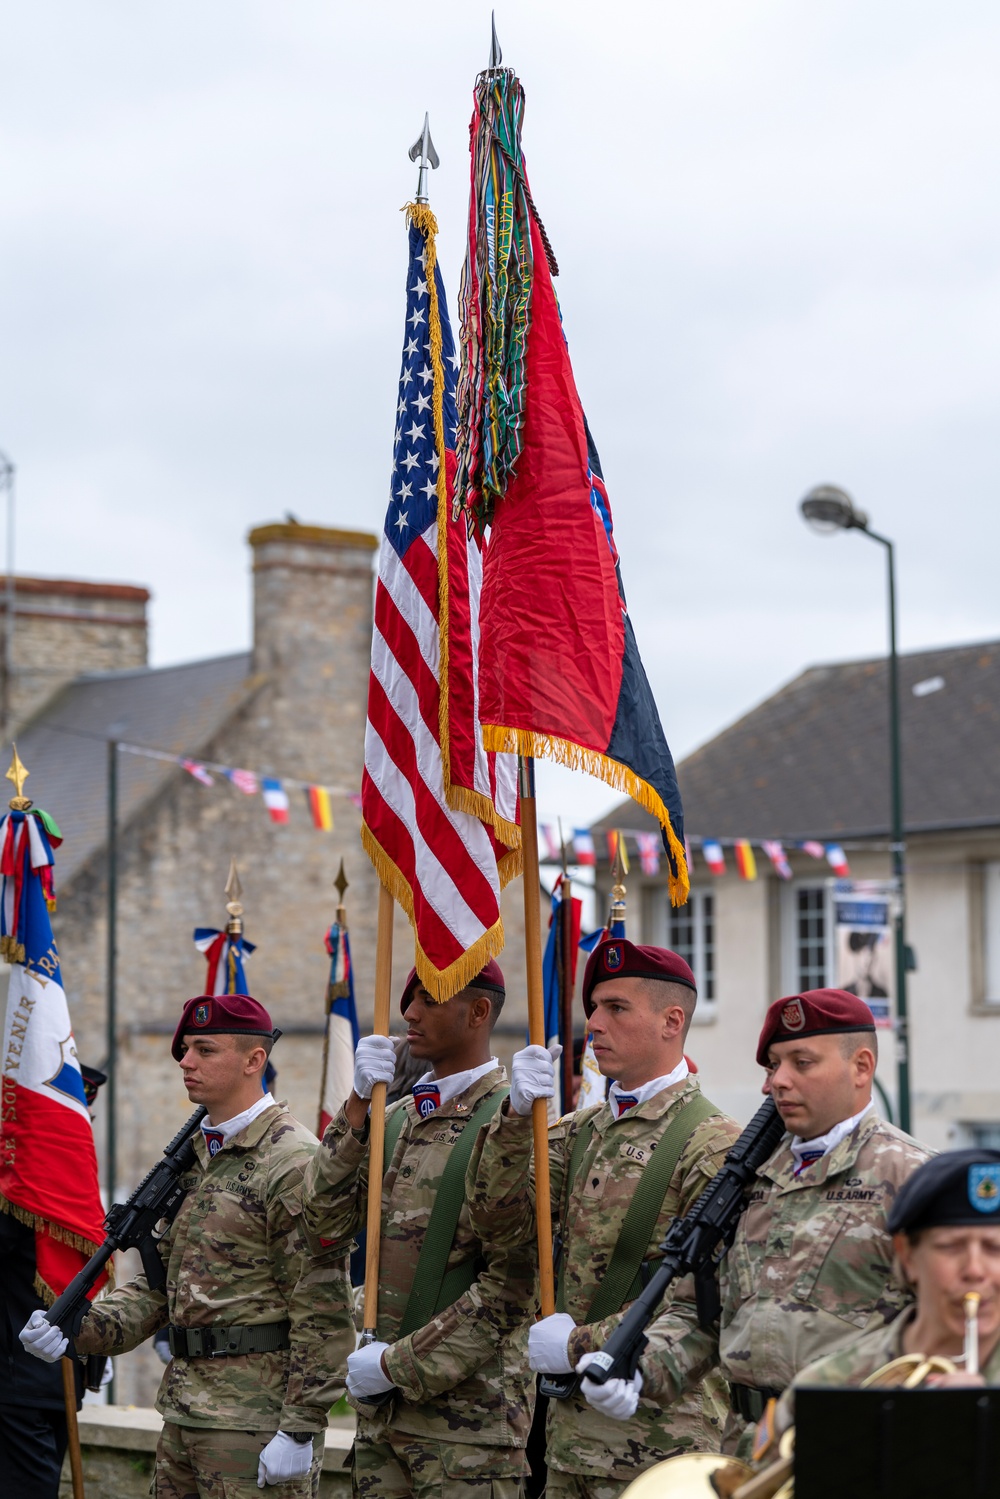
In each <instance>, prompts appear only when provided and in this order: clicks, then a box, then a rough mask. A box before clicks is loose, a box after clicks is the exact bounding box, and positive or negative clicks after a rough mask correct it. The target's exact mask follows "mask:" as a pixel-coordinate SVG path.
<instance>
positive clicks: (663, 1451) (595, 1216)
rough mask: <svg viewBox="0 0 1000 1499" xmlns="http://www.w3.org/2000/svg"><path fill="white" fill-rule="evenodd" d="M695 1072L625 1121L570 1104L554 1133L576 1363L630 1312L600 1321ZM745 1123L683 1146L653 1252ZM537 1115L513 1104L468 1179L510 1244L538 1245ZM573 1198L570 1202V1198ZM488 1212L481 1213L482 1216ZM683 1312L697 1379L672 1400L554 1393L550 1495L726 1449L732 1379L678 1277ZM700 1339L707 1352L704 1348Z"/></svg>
mask: <svg viewBox="0 0 1000 1499" xmlns="http://www.w3.org/2000/svg"><path fill="white" fill-rule="evenodd" d="M699 1091H700V1090H699V1085H698V1083H697V1081H696V1079H695V1078H693V1077H688V1078H685V1079H684V1081H683V1082H680V1083H674V1084H673V1085H671V1086H670V1087H668V1088H664V1089H663V1090H662V1091H661V1092H659V1093H656V1094H654V1096H653V1097H652V1098H649V1099H647V1100H646V1101H645V1103H641V1104H639V1105H638V1107H637V1108H635V1109H632V1110H630V1112H629V1113H627V1114H626V1115H624V1116H623V1117H622V1118H621V1119H618V1120H615V1119H614V1118H613V1117H612V1112H611V1109H610V1107H609V1105H608V1104H606V1103H602V1104H599V1105H597V1106H596V1107H593V1108H588V1109H581V1110H580V1112H579V1113H576V1114H569V1115H567V1116H566V1117H565V1118H563V1119H561V1120H560V1121H559V1122H558V1123H557V1124H556V1125H554V1126H553V1128H552V1129H551V1130H550V1131H549V1169H550V1173H551V1195H552V1203H553V1212H554V1216H555V1219H556V1224H555V1227H556V1229H557V1231H558V1233H559V1235H560V1237H561V1240H562V1246H563V1247H562V1255H561V1260H560V1271H561V1275H562V1279H563V1284H564V1309H565V1310H566V1311H567V1312H568V1313H569V1315H570V1316H571V1317H572V1318H573V1319H574V1321H575V1322H576V1323H577V1327H576V1330H575V1331H574V1332H573V1333H571V1335H570V1340H569V1351H570V1355H571V1357H572V1359H573V1361H574V1362H576V1361H577V1360H578V1359H580V1358H581V1357H582V1356H583V1354H585V1353H591V1352H594V1351H596V1350H597V1349H599V1348H601V1347H602V1346H603V1344H604V1343H605V1342H606V1341H607V1339H608V1337H609V1336H610V1334H611V1332H612V1331H613V1330H614V1328H615V1327H616V1325H617V1323H618V1322H619V1320H620V1315H621V1314H620V1313H616V1314H615V1315H614V1316H610V1317H607V1318H606V1319H605V1320H604V1321H603V1322H598V1323H594V1324H592V1325H588V1324H587V1322H586V1317H587V1313H588V1310H589V1308H590V1305H591V1302H592V1300H593V1297H594V1293H595V1291H596V1290H597V1287H598V1286H599V1285H600V1283H601V1281H602V1279H603V1277H604V1275H605V1273H606V1271H607V1268H608V1264H609V1261H610V1259H611V1256H612V1253H613V1252H614V1247H615V1244H616V1243H617V1242H618V1237H619V1234H620V1232H621V1228H622V1224H623V1223H624V1220H625V1214H626V1212H627V1210H628V1207H629V1204H630V1202H631V1200H632V1196H633V1194H634V1192H635V1188H636V1184H637V1182H638V1181H639V1179H640V1178H641V1176H642V1171H643V1168H644V1167H645V1165H646V1162H647V1161H648V1159H649V1156H650V1154H651V1152H652V1150H654V1149H655V1147H656V1145H657V1143H658V1141H659V1140H660V1139H661V1138H662V1136H663V1135H664V1134H665V1132H666V1130H667V1128H668V1126H669V1125H670V1124H671V1122H672V1120H673V1118H674V1116H675V1114H676V1112H677V1110H678V1108H679V1107H680V1106H681V1104H682V1103H683V1102H684V1101H685V1100H686V1099H688V1098H690V1097H691V1096H692V1095H693V1094H696V1093H698V1092H699ZM590 1119H592V1120H593V1121H594V1128H593V1137H592V1140H591V1144H590V1146H589V1148H588V1151H587V1153H586V1155H585V1157H584V1160H583V1162H582V1163H581V1165H580V1169H579V1170H578V1171H577V1173H576V1177H575V1180H574V1181H573V1183H572V1189H571V1190H570V1189H569V1184H568V1183H567V1180H566V1177H567V1168H568V1165H569V1161H570V1157H571V1155H572V1151H573V1143H574V1141H575V1139H576V1137H577V1134H578V1133H579V1130H580V1128H581V1126H582V1125H583V1124H584V1123H585V1122H586V1121H587V1120H590ZM738 1135H739V1129H738V1127H737V1125H735V1124H734V1123H733V1121H732V1120H731V1119H727V1118H726V1116H725V1115H724V1114H716V1115H714V1116H712V1117H711V1118H709V1119H707V1120H706V1121H705V1122H704V1123H703V1124H700V1125H698V1126H697V1127H696V1128H695V1129H694V1131H693V1133H692V1135H691V1137H690V1139H689V1140H688V1141H687V1143H686V1144H685V1146H684V1149H683V1151H682V1152H681V1156H680V1159H679V1161H678V1163H677V1166H676V1167H675V1169H674V1172H673V1175H672V1177H671V1180H670V1184H669V1186H668V1188H667V1192H666V1196H665V1197H664V1200H663V1207H662V1208H661V1210H660V1214H659V1217H658V1218H657V1222H656V1227H655V1229H654V1230H653V1234H652V1236H651V1238H650V1242H649V1249H648V1252H647V1260H648V1261H656V1260H657V1259H658V1258H659V1255H660V1248H659V1246H660V1244H661V1243H662V1241H663V1238H664V1235H665V1234H666V1231H667V1229H668V1228H669V1226H670V1224H671V1222H672V1221H673V1219H674V1218H676V1217H677V1216H678V1215H683V1214H684V1213H686V1212H687V1210H688V1208H689V1207H690V1206H691V1204H692V1203H693V1202H694V1200H695V1198H696V1197H698V1195H699V1194H700V1193H701V1191H702V1189H703V1188H704V1187H705V1185H706V1184H707V1182H708V1181H710V1180H711V1178H712V1177H713V1176H714V1175H715V1173H716V1172H717V1171H718V1169H719V1167H720V1166H721V1165H722V1162H723V1161H724V1159H725V1157H726V1153H727V1151H728V1150H729V1147H730V1146H731V1145H732V1143H733V1141H734V1140H735V1139H736V1138H737V1136H738ZM531 1141H532V1125H531V1119H530V1117H527V1116H525V1117H523V1118H522V1117H519V1116H518V1115H516V1114H512V1113H510V1112H509V1111H508V1110H507V1109H506V1107H505V1109H504V1111H503V1112H502V1113H501V1114H499V1115H497V1116H496V1117H495V1118H494V1120H493V1121H492V1123H491V1125H490V1129H489V1131H488V1134H487V1139H486V1144H485V1147H484V1149H483V1153H482V1159H481V1162H480V1169H479V1171H478V1173H477V1174H476V1175H475V1176H474V1174H473V1168H472V1166H471V1165H470V1170H469V1176H468V1184H469V1195H470V1200H471V1202H472V1207H473V1220H474V1221H475V1222H476V1223H477V1224H480V1221H481V1227H480V1232H481V1233H486V1232H487V1227H488V1226H489V1229H490V1231H491V1232H492V1233H493V1234H494V1235H495V1236H496V1235H498V1234H502V1235H503V1236H504V1238H505V1239H506V1241H507V1242H515V1243H516V1242H520V1243H532V1244H533V1243H534V1240H535V1210H534V1194H533V1192H532V1190H531V1186H530V1183H529V1166H530V1156H531ZM567 1199H568V1200H567ZM480 1215H482V1216H481V1220H480ZM672 1305H673V1307H674V1311H675V1316H676V1317H678V1318H679V1319H681V1320H682V1321H683V1322H684V1324H685V1326H687V1327H688V1329H689V1333H690V1341H689V1343H688V1347H690V1349H691V1353H692V1383H694V1384H696V1383H697V1382H698V1381H700V1380H702V1379H704V1383H703V1384H702V1385H701V1388H700V1389H693V1390H691V1391H689V1392H688V1393H684V1394H682V1395H681V1396H680V1398H678V1399H677V1401H676V1402H675V1403H674V1404H673V1405H672V1406H671V1408H670V1410H669V1411H666V1410H663V1409H662V1408H661V1407H660V1406H658V1405H656V1404H653V1403H652V1402H649V1401H646V1400H641V1401H640V1402H639V1408H638V1410H637V1411H636V1414H635V1415H634V1416H633V1417H632V1419H631V1420H629V1421H615V1420H613V1419H612V1418H611V1417H609V1416H604V1415H602V1414H601V1413H600V1412H599V1411H596V1410H594V1408H593V1407H592V1406H590V1405H588V1404H587V1402H586V1401H585V1400H584V1399H583V1397H582V1396H579V1397H577V1396H574V1397H573V1398H571V1399H569V1400H559V1401H556V1400H553V1401H551V1402H550V1404H549V1413H548V1423H547V1428H546V1445H547V1454H546V1460H547V1462H548V1467H549V1477H548V1488H547V1490H546V1492H547V1494H548V1495H549V1496H553V1499H554V1496H556V1495H560V1496H562V1495H581V1496H588V1499H614V1496H615V1495H617V1494H619V1493H620V1492H621V1490H622V1489H623V1488H624V1487H625V1486H626V1485H627V1484H628V1483H629V1482H631V1481H632V1480H633V1479H634V1478H635V1477H636V1475H637V1473H639V1472H640V1471H641V1470H642V1469H643V1468H648V1467H651V1466H652V1465H653V1464H654V1463H656V1462H659V1461H661V1459H663V1458H665V1457H669V1456H671V1455H673V1454H675V1453H679V1452H691V1451H713V1450H715V1449H716V1448H717V1447H718V1444H719V1436H720V1432H721V1428H722V1422H723V1420H724V1418H725V1412H726V1408H727V1401H726V1398H725V1397H726V1391H725V1386H724V1385H723V1384H722V1382H721V1381H720V1380H719V1379H718V1377H717V1376H714V1375H712V1374H711V1373H710V1371H711V1368H712V1365H713V1364H714V1363H715V1344H714V1339H713V1337H712V1336H711V1334H708V1333H702V1332H700V1331H699V1330H698V1328H697V1314H696V1312H695V1307H694V1287H693V1284H692V1283H691V1282H690V1281H681V1282H680V1284H679V1285H678V1286H677V1288H676V1291H675V1294H674V1298H673V1303H672ZM698 1349H700V1350H701V1354H699V1352H698Z"/></svg>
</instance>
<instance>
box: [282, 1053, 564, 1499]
mask: <svg viewBox="0 0 1000 1499" xmlns="http://www.w3.org/2000/svg"><path fill="white" fill-rule="evenodd" d="M505 1083H506V1076H505V1074H504V1071H503V1068H502V1067H496V1068H493V1069H491V1070H490V1071H489V1072H487V1073H485V1074H484V1075H483V1076H482V1077H480V1078H478V1079H476V1080H475V1081H474V1082H473V1083H472V1084H471V1086H470V1087H468V1088H467V1089H466V1090H465V1091H464V1092H463V1093H459V1094H458V1095H457V1096H456V1097H454V1098H452V1099H449V1100H447V1101H445V1102H443V1103H442V1104H441V1106H440V1108H438V1109H436V1110H435V1111H434V1112H433V1113H432V1114H430V1115H428V1116H427V1117H426V1118H423V1119H422V1118H420V1116H419V1115H418V1114H417V1110H416V1106H415V1105H414V1103H413V1100H412V1098H407V1099H405V1100H403V1101H401V1102H400V1103H398V1104H396V1105H395V1108H394V1109H393V1110H390V1115H391V1114H392V1113H394V1112H395V1110H396V1109H402V1110H404V1111H405V1121H404V1123H403V1126H402V1129H401V1131H400V1135H399V1139H398V1140H397V1142H396V1148H395V1150H394V1151H393V1155H392V1159H391V1160H390V1161H389V1162H387V1169H386V1172H385V1176H384V1178H383V1184H382V1237H381V1246H380V1251H379V1308H378V1312H379V1314H378V1335H379V1338H380V1340H384V1341H385V1342H387V1343H389V1344H390V1345H391V1346H390V1348H389V1349H388V1351H387V1352H386V1353H385V1355H384V1360H385V1364H386V1367H387V1369H388V1371H389V1375H390V1378H391V1379H392V1381H393V1383H394V1385H395V1386H396V1390H395V1393H394V1394H393V1397H392V1399H391V1400H389V1401H387V1402H386V1404H385V1405H382V1406H378V1405H376V1404H374V1403H372V1402H368V1401H360V1402H356V1404H357V1410H358V1434H357V1440H356V1442H355V1445H354V1451H353V1454H352V1462H353V1480H354V1489H355V1493H356V1494H359V1495H363V1496H365V1499H396V1496H397V1495H399V1496H402V1495H408V1494H411V1493H412V1494H427V1495H435V1496H444V1499H448V1496H450V1495H452V1494H454V1495H455V1496H456V1499H458V1496H465V1495H467V1494H475V1493H481V1494H483V1495H484V1496H489V1495H491V1494H492V1495H493V1496H496V1499H501V1496H506V1495H515V1494H518V1493H519V1492H520V1487H521V1477H522V1475H523V1474H524V1473H525V1472H526V1471H527V1465H526V1462H525V1456H524V1446H525V1442H526V1441H527V1436H528V1429H529V1427H530V1424H531V1404H532V1401H531V1397H530V1396H529V1382H530V1383H531V1384H532V1385H533V1381H530V1376H529V1374H528V1368H527V1358H526V1356H525V1352H524V1349H523V1346H521V1345H520V1344H518V1343H517V1342H512V1341H511V1339H512V1336H513V1334H514V1333H516V1332H517V1331H518V1330H519V1329H520V1327H521V1325H522V1324H523V1322H524V1317H525V1309H526V1308H527V1307H528V1306H530V1304H531V1302H532V1300H533V1296H534V1266H533V1263H532V1260H531V1257H530V1255H529V1254H528V1253H527V1251H525V1250H522V1249H519V1248H515V1249H513V1250H510V1249H506V1248H497V1247H495V1246H494V1245H493V1243H492V1240H491V1239H490V1237H489V1235H488V1233H485V1232H484V1233H479V1234H477V1233H476V1232H475V1231H474V1230H473V1228H472V1225H471V1222H470V1218H469V1210H468V1206H467V1205H463V1207H462V1211H461V1214H460V1216H459V1221H458V1227H457V1230H456V1233H455V1240H454V1244H453V1247H452V1251H451V1254H450V1256H449V1259H448V1269H449V1270H451V1269H454V1268H455V1267H456V1266H458V1265H460V1264H462V1263H464V1262H466V1261H468V1260H469V1259H470V1258H474V1259H476V1260H477V1261H479V1262H480V1263H481V1268H480V1269H479V1273H478V1275H477V1278H476V1279H475V1281H474V1282H473V1283H472V1285H471V1287H470V1288H469V1290H468V1291H467V1292H466V1293H465V1294H464V1295H463V1296H460V1297H459V1299H458V1300H457V1301H456V1302H454V1303H453V1304H452V1305H451V1306H450V1307H448V1308H447V1309H446V1310H444V1311H443V1312H441V1313H440V1315H438V1316H436V1317H435V1318H434V1320H433V1321H432V1322H429V1323H427V1324H426V1325H425V1326H424V1327H421V1328H418V1329H417V1330H416V1332H414V1333H411V1334H410V1335H409V1336H407V1337H404V1338H400V1337H398V1332H399V1328H400V1325H401V1323H402V1320H403V1314H404V1311H405V1309H406V1303H407V1299H408V1296H409V1292H410V1287H411V1285H412V1283H413V1276H414V1271H415V1269H416V1265H417V1258H418V1255H419V1253H420V1248H421V1245H422V1243H423V1236H424V1232H425V1229H426V1227H427V1223H428V1220H429V1218H430V1214H431V1209H432V1208H433V1206H434V1201H435V1197H436V1195H437V1189H438V1184H439V1182H440V1180H441V1175H442V1172H443V1170H444V1167H445V1164H446V1162H447V1159H448V1152H449V1149H450V1148H451V1146H452V1145H453V1144H454V1143H455V1141H456V1140H457V1139H458V1138H459V1137H460V1136H461V1133H462V1129H463V1127H464V1125H465V1123H466V1122H467V1121H468V1120H469V1118H471V1116H472V1115H473V1114H474V1113H475V1111H476V1109H477V1108H478V1107H479V1106H480V1104H481V1103H483V1102H484V1101H485V1100H486V1099H487V1098H489V1097H492V1096H493V1095H495V1094H496V1093H497V1091H498V1090H499V1089H500V1088H502V1087H503V1086H505ZM368 1134H369V1129H368V1123H367V1121H366V1122H365V1127H364V1129H363V1130H360V1131H355V1130H353V1129H352V1128H351V1126H350V1124H349V1122H348V1119H347V1115H346V1113H345V1112H344V1110H343V1109H341V1110H340V1112H339V1113H338V1114H337V1117H336V1118H335V1119H334V1120H333V1122H332V1123H331V1124H330V1126H329V1127H328V1129H327V1131H326V1134H325V1135H324V1136H323V1143H322V1145H321V1146H320V1148H319V1150H318V1151H317V1152H316V1155H315V1156H314V1157H313V1160H312V1162H311V1163H310V1166H309V1169H308V1171H307V1172H306V1180H305V1189H304V1207H303V1217H304V1219H305V1223H306V1227H307V1229H308V1230H309V1232H310V1235H311V1236H312V1237H313V1239H314V1241H317V1242H320V1243H322V1242H326V1243H334V1242H335V1243H338V1244H341V1245H343V1244H345V1243H346V1242H347V1241H348V1240H349V1239H350V1238H351V1237H352V1236H353V1235H354V1234H356V1233H357V1232H358V1230H359V1229H360V1228H362V1227H363V1225H364V1223H365V1213H366V1205H367V1200H368ZM479 1148H480V1146H479V1142H477V1145H476V1148H475V1149H474V1151H473V1157H472V1161H471V1163H470V1165H471V1166H472V1168H473V1169H474V1164H475V1161H476V1158H477V1153H478V1149H479Z"/></svg>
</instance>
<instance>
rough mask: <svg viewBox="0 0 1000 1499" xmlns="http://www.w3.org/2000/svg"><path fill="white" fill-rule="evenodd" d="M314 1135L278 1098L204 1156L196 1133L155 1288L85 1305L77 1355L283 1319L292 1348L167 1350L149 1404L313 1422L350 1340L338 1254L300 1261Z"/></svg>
mask: <svg viewBox="0 0 1000 1499" xmlns="http://www.w3.org/2000/svg"><path fill="white" fill-rule="evenodd" d="M316 1145H317V1142H316V1139H315V1137H314V1136H313V1135H311V1134H310V1133H309V1131H308V1130H307V1129H306V1128H305V1127H304V1126H303V1125H301V1124H299V1123H298V1121H297V1120H295V1119H293V1118H292V1116H291V1114H289V1112H288V1110H287V1109H286V1108H285V1107H284V1105H283V1104H275V1105H274V1106H273V1107H272V1108H267V1109H265V1110H264V1111H263V1113H261V1114H258V1116H257V1118H256V1119H254V1120H252V1121H251V1123H250V1124H249V1125H248V1126H247V1127H246V1129H244V1130H241V1131H240V1133H239V1134H238V1135H235V1136H234V1137H233V1138H232V1139H231V1140H228V1141H227V1142H226V1144H225V1145H224V1146H223V1147H222V1149H221V1150H220V1151H219V1152H218V1153H217V1154H216V1155H215V1156H213V1157H211V1158H210V1157H209V1154H208V1149H207V1146H206V1145H205V1140H204V1136H203V1135H202V1133H201V1131H200V1130H198V1131H197V1132H196V1134H195V1150H196V1153H197V1161H196V1165H195V1168H194V1170H193V1171H192V1173H191V1175H190V1177H189V1178H188V1179H187V1185H188V1193H187V1196H186V1197H185V1199H184V1201H183V1203H182V1204H181V1209H180V1212H179V1213H178V1214H177V1217H176V1218H175V1219H174V1222H173V1224H172V1225H171V1227H170V1229H169V1231H168V1233H167V1234H166V1236H165V1237H164V1239H163V1241H162V1243H161V1246H160V1253H161V1255H162V1257H163V1259H164V1261H165V1263H166V1268H167V1288H166V1292H165V1293H164V1292H162V1291H154V1290H151V1289H150V1287H149V1285H148V1284H147V1281H146V1277H145V1276H144V1275H139V1276H137V1277H136V1278H135V1280H132V1281H130V1282H129V1283H128V1284H127V1285H124V1286H120V1287H119V1288H118V1289H117V1290H115V1291H112V1292H111V1294H110V1295H109V1296H106V1297H105V1298H104V1299H103V1300H102V1301H98V1302H97V1303H96V1304H95V1305H94V1306H92V1307H91V1309H90V1311H89V1312H88V1314H87V1316H86V1318H85V1319H84V1322H83V1326H82V1328H81V1330H80V1333H79V1335H78V1337H77V1339H76V1346H77V1350H78V1352H80V1353H125V1352H127V1351H128V1350H129V1349H131V1348H135V1347H137V1346H138V1344H140V1343H141V1342H143V1340H144V1339H146V1338H148V1337H151V1336H152V1334H153V1333H154V1332H155V1331H156V1330H157V1329H158V1328H160V1327H163V1326H164V1325H165V1324H166V1323H167V1322H168V1321H169V1322H172V1323H174V1324H175V1325H176V1326H178V1327H210V1326H213V1325H215V1324H221V1325H224V1326H225V1325H229V1326H238V1327H242V1326H246V1325H248V1324H249V1325H254V1324H263V1323H268V1322H284V1321H288V1322H289V1323H290V1325H291V1332H290V1343H291V1346H290V1348H288V1349H285V1350H283V1351H280V1352H275V1353H252V1354H245V1355H242V1356H239V1357H235V1358H196V1359H187V1358H174V1359H171V1361H170V1363H169V1364H168V1365H167V1367H166V1369H165V1371H164V1374H163V1381H162V1383H161V1385H160V1390H159V1394H158V1395H157V1400H156V1408H157V1410H158V1411H159V1412H160V1413H161V1415H162V1416H163V1417H164V1419H165V1420H167V1421H173V1422H176V1423H177V1425H179V1426H198V1427H216V1428H219V1427H221V1428H225V1429H229V1430H249V1429H251V1428H254V1429H266V1428H268V1427H273V1426H280V1427H281V1428H282V1430H284V1431H321V1430H324V1429H325V1427H326V1424H327V1415H328V1412H329V1408H330V1406H331V1405H332V1404H333V1402H334V1401H335V1400H337V1399H338V1398H339V1397H340V1395H341V1394H342V1393H343V1370H344V1368H345V1366H346V1362H347V1355H348V1353H350V1352H351V1351H352V1349H353V1347H354V1330H353V1327H352V1324H351V1315H350V1305H351V1293H350V1283H349V1280H348V1277H347V1264H346V1261H345V1259H344V1256H343V1255H342V1254H337V1253H336V1252H334V1251H332V1250H328V1251H324V1252H323V1253H322V1254H320V1255H319V1256H317V1257H316V1258H312V1257H311V1256H310V1253H309V1248H308V1245H307V1242H306V1238H305V1234H304V1232H303V1230H302V1177H303V1173H304V1171H305V1169H306V1166H307V1164H308V1162H309V1159H310V1157H311V1156H312V1154H313V1151H314V1150H315V1149H316Z"/></svg>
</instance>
